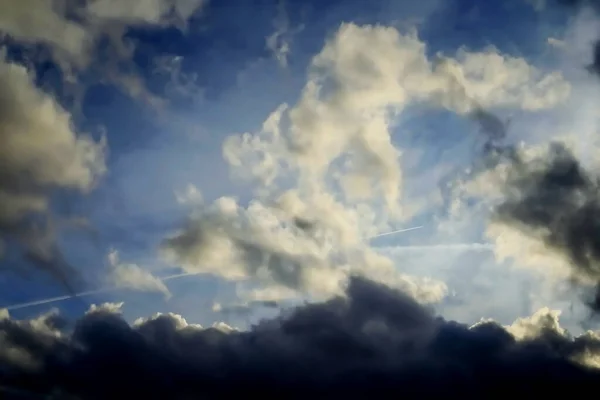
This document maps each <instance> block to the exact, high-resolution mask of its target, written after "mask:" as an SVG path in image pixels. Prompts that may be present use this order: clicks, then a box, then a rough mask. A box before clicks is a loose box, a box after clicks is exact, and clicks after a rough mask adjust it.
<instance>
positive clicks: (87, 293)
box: [0, 226, 423, 311]
mask: <svg viewBox="0 0 600 400" xmlns="http://www.w3.org/2000/svg"><path fill="white" fill-rule="evenodd" d="M421 228H423V226H414V227H412V228H405V229H398V230H395V231H392V232H386V233H381V234H379V235H375V236H372V237H371V238H370V239H374V238H378V237H382V236H387V235H393V234H396V233H401V232H408V231H413V230H415V229H421ZM199 274H200V272H182V273H179V274H174V275H168V276H165V277H162V278H159V280H160V281H162V282H166V281H170V280H173V279H177V278H183V277H186V276H191V275H199ZM126 289H128V287H127V286H111V287H106V288H100V289H95V290H88V291H85V292H81V293H76V294H71V295H64V296H57V297H52V298H49V299H43V300H35V301H29V302H27V303H20V304H13V305H10V306H6V307H0V309H4V310H7V311H12V310H19V309H22V308H27V307H33V306H39V305H43V304H49V303H56V302H59V301H63V300H68V299H73V298H76V297H85V296H91V295H94V294H102V293H110V292H115V291H117V290H126Z"/></svg>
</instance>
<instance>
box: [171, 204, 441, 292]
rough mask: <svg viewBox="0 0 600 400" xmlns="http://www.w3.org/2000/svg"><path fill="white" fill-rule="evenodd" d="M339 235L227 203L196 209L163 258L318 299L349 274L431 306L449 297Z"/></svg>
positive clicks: (261, 208) (257, 207) (270, 210)
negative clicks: (309, 229)
mask: <svg viewBox="0 0 600 400" xmlns="http://www.w3.org/2000/svg"><path fill="white" fill-rule="evenodd" d="M355 217H356V214H355ZM337 233H338V232H336V231H334V230H325V231H322V232H319V231H316V232H314V233H312V234H311V233H310V232H307V231H306V230H304V229H302V228H299V227H298V226H297V223H296V220H295V219H294V218H293V215H290V214H286V213H284V212H283V211H282V210H281V209H279V208H276V207H269V206H265V205H263V204H262V203H260V202H259V201H253V202H252V203H251V204H250V205H249V206H248V207H247V208H244V207H241V206H240V205H239V204H238V203H237V201H236V200H235V199H233V198H228V197H222V198H219V199H218V200H217V201H216V202H215V203H214V204H209V205H205V206H203V207H201V208H200V209H197V210H196V212H195V214H194V215H193V216H192V217H191V218H190V220H189V222H188V225H187V226H186V227H184V228H183V229H182V230H181V231H180V232H178V233H176V234H175V235H174V236H172V237H170V238H168V239H166V240H165V242H164V243H163V251H164V254H165V256H166V257H167V259H168V260H170V261H171V262H174V263H176V264H178V265H181V266H182V267H183V268H184V269H186V270H187V271H189V272H195V273H206V274H214V275H217V276H219V277H222V278H224V279H228V280H231V281H246V280H253V281H255V282H257V283H260V284H263V285H267V286H276V287H279V288H282V289H288V291H289V290H290V289H291V290H292V291H297V292H298V293H299V294H308V295H312V296H317V297H319V296H329V295H332V294H336V293H339V292H340V289H341V286H340V285H342V284H343V282H344V280H345V279H346V278H347V277H348V275H349V274H356V273H362V274H365V275H367V276H370V277H372V278H374V279H378V280H381V281H387V282H388V283H389V284H391V285H397V286H398V287H404V288H405V289H406V290H409V291H411V293H413V294H414V295H415V296H417V297H419V298H420V299H422V300H424V301H437V300H439V299H441V297H442V296H443V295H444V292H445V287H444V285H443V284H442V283H441V282H435V281H428V280H421V281H419V280H418V279H416V278H411V277H408V276H405V275H403V274H400V273H398V272H396V271H395V269H394V265H393V264H392V263H391V262H390V260H389V259H387V258H385V257H382V256H379V255H377V254H376V253H375V252H374V251H373V250H371V249H369V248H367V247H365V245H364V244H362V243H361V242H360V241H353V240H350V239H346V238H344V237H342V238H341V239H340V238H339V237H336V234H337ZM340 233H341V234H344V231H341V232H340ZM344 239H346V240H348V241H347V242H344ZM278 292H279V293H285V290H283V291H278Z"/></svg>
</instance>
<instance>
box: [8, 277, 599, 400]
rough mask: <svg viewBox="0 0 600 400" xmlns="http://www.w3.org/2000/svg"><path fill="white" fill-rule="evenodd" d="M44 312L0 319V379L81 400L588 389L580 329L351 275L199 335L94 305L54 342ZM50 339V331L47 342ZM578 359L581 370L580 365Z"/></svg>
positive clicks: (593, 348) (177, 320)
mask: <svg viewBox="0 0 600 400" xmlns="http://www.w3.org/2000/svg"><path fill="white" fill-rule="evenodd" d="M62 327H64V324H63V321H61V320H60V318H59V317H58V315H56V314H49V315H46V316H43V317H41V318H39V319H37V320H32V321H28V322H23V321H15V320H12V319H10V318H8V317H6V318H4V319H3V320H2V321H1V322H0V338H1V339H0V340H1V341H2V347H1V349H2V350H1V351H0V357H1V358H0V359H1V360H2V362H1V364H0V377H1V380H0V382H1V383H2V384H3V385H4V386H7V387H11V388H15V389H18V388H20V387H22V388H26V389H27V390H28V391H30V392H37V393H46V394H47V393H51V392H54V393H63V394H69V395H73V396H78V398H82V399H106V398H131V396H132V395H135V396H136V397H138V398H148V397H152V398H171V399H189V398H198V396H201V397H202V396H204V397H208V398H216V397H219V398H222V397H224V396H228V395H233V394H242V393H243V394H245V395H250V394H259V395H272V396H273V395H281V396H285V397H292V398H299V397H305V396H307V395H311V394H312V395H336V396H352V397H356V396H360V395H367V394H369V395H374V394H378V395H384V394H385V395H388V396H390V395H392V396H398V395H400V394H402V395H403V396H408V397H416V396H431V395H436V394H445V395H448V394H452V395H460V396H465V397H469V398H476V397H477V398H478V397H481V396H486V395H489V394H490V393H491V392H492V391H493V392H494V393H497V392H499V391H500V392H502V393H504V394H511V393H512V394H513V395H514V394H519V395H524V394H539V390H542V389H559V388H567V387H570V388H575V387H576V388H577V389H578V390H583V389H585V388H590V387H592V385H593V386H596V385H597V382H598V379H600V372H598V370H594V369H591V368H590V367H589V364H590V361H589V360H593V359H594V356H595V354H597V353H598V351H600V340H598V338H597V336H595V334H594V333H591V332H590V333H587V334H585V335H583V336H580V337H576V338H573V337H570V336H568V334H566V333H565V332H564V331H563V330H561V329H560V327H559V326H558V324H557V320H556V315H555V314H552V313H551V312H549V311H546V312H544V311H542V312H541V314H540V315H537V316H536V317H532V318H531V319H530V320H521V321H517V323H515V324H513V325H512V326H510V327H508V328H504V327H502V326H500V325H498V324H497V323H495V322H481V323H479V324H476V325H475V326H471V327H468V326H466V325H463V324H459V323H457V322H452V321H445V320H443V319H442V318H439V317H436V316H435V315H434V314H433V313H432V311H431V310H429V309H427V308H424V307H423V306H422V305H420V304H418V303H417V302H415V301H414V300H413V299H412V298H411V297H409V296H407V295H405V294H403V293H401V292H398V291H395V290H393V289H390V288H388V287H385V286H383V285H380V284H377V283H374V282H371V281H368V280H364V279H362V278H354V279H352V280H351V281H350V282H349V284H348V287H347V289H346V293H345V294H344V296H341V297H336V298H333V299H330V300H328V301H326V302H323V303H313V304H307V305H303V306H300V307H298V308H296V309H293V310H289V311H287V312H285V313H284V314H282V315H281V316H280V317H278V318H275V319H272V320H264V321H262V322H260V323H258V324H257V325H255V326H253V327H252V328H251V329H250V330H248V331H238V330H235V329H232V328H229V327H227V326H225V325H224V324H218V325H215V326H214V327H211V328H208V329H205V328H202V327H200V326H198V325H189V324H187V322H186V321H185V320H184V319H183V318H182V317H180V316H177V315H174V314H168V315H157V316H155V317H152V318H150V319H147V320H140V321H137V322H136V323H134V324H133V325H129V324H128V323H126V322H125V320H124V319H123V318H122V317H121V316H120V315H119V313H118V305H117V306H114V307H94V308H93V309H92V310H90V311H89V312H88V313H87V314H86V315H85V316H83V317H82V318H81V319H80V320H78V321H77V322H76V324H75V325H74V326H73V327H72V329H71V331H70V333H64V331H63V330H61V329H60V328H62ZM61 332H63V333H61ZM585 360H588V361H585Z"/></svg>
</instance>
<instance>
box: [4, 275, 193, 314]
mask: <svg viewBox="0 0 600 400" xmlns="http://www.w3.org/2000/svg"><path fill="white" fill-rule="evenodd" d="M199 274H200V272H183V273H179V274H174V275H169V276H165V277H163V278H159V280H160V281H162V282H165V281H170V280H173V279H177V278H182V277H184V276H191V275H199ZM126 289H129V287H128V286H111V287H106V288H101V289H95V290H88V291H85V292H81V293H77V294H72V295H65V296H57V297H51V298H49V299H43V300H36V301H29V302H27V303H20V304H13V305H10V306H6V307H0V310H2V309H4V310H7V311H11V310H19V309H21V308H27V307H33V306H39V305H42V304H48V303H55V302H58V301H63V300H68V299H73V298H76V297H85V296H90V295H93V294H101V293H110V292H115V291H117V290H126Z"/></svg>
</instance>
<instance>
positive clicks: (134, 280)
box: [108, 250, 171, 299]
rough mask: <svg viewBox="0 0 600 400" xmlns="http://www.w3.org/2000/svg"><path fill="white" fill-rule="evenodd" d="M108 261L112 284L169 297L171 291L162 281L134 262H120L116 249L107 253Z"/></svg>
mask: <svg viewBox="0 0 600 400" xmlns="http://www.w3.org/2000/svg"><path fill="white" fill-rule="evenodd" d="M108 262H109V264H110V269H111V270H110V275H109V277H110V280H111V281H112V283H113V284H115V285H117V286H120V287H125V288H130V289H135V290H142V291H150V292H159V293H162V294H163V295H164V296H165V298H167V299H168V298H170V297H171V292H169V289H168V288H167V286H166V285H165V284H164V282H163V281H161V280H160V279H159V278H157V277H155V276H154V275H152V273H150V272H149V271H147V270H144V269H143V268H141V267H140V266H138V265H136V264H127V263H122V262H121V261H120V260H119V254H118V252H117V251H115V250H113V251H111V252H110V253H109V255H108Z"/></svg>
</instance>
